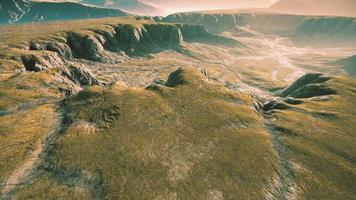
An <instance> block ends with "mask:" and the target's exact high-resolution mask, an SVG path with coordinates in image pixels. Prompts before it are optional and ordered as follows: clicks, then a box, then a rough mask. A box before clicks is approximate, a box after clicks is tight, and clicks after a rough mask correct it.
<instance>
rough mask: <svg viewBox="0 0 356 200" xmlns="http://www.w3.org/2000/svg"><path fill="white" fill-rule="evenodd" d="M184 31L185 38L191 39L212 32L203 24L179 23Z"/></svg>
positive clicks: (202, 36)
mask: <svg viewBox="0 0 356 200" xmlns="http://www.w3.org/2000/svg"><path fill="white" fill-rule="evenodd" d="M177 26H178V27H179V29H180V31H181V32H182V35H183V39H184V40H191V39H196V38H204V37H207V36H210V35H211V34H210V33H209V32H208V31H207V30H206V29H205V27H204V26H203V25H196V24H177Z"/></svg>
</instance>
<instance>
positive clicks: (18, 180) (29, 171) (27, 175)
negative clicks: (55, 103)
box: [1, 113, 62, 199]
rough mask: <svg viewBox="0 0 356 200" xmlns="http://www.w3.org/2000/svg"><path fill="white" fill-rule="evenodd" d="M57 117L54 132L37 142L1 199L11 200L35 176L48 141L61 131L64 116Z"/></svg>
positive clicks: (9, 181)
mask: <svg viewBox="0 0 356 200" xmlns="http://www.w3.org/2000/svg"><path fill="white" fill-rule="evenodd" d="M57 115H58V116H57V120H56V121H55V123H54V128H53V130H52V131H51V132H50V133H49V134H48V135H47V136H46V137H45V138H44V139H42V140H40V141H38V142H37V144H36V146H35V148H34V150H33V151H32V153H31V155H30V156H28V158H27V159H26V160H25V161H24V162H23V163H22V164H21V165H20V166H19V167H18V168H16V169H15V170H14V171H13V172H12V174H11V175H10V176H9V177H8V179H7V180H6V182H5V185H4V188H3V190H2V195H1V199H11V194H12V192H13V191H14V190H15V189H16V188H18V187H21V186H23V185H24V184H26V183H27V182H28V181H29V180H30V179H31V178H32V177H33V176H34V175H35V173H34V172H35V169H36V166H37V164H38V163H39V161H40V158H41V155H42V152H43V151H44V149H45V146H46V141H47V139H48V138H51V137H53V136H54V135H57V134H58V133H59V132H60V130H61V128H60V125H61V123H62V115H61V114H59V113H58V114H57Z"/></svg>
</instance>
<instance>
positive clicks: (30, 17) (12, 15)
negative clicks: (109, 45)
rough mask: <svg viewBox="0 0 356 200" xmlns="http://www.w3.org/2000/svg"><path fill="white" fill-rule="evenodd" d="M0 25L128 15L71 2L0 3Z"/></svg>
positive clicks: (21, 1)
mask: <svg viewBox="0 0 356 200" xmlns="http://www.w3.org/2000/svg"><path fill="white" fill-rule="evenodd" d="M0 7H1V9H2V10H1V12H0V13H1V14H0V24H6V23H10V24H11V23H16V22H17V23H31V22H43V21H54V20H73V19H86V18H101V17H117V16H127V15H128V14H127V13H125V12H123V11H120V10H117V9H107V8H99V7H93V6H86V5H82V4H78V3H73V2H58V3H57V2H32V1H28V0H9V1H1V2H0Z"/></svg>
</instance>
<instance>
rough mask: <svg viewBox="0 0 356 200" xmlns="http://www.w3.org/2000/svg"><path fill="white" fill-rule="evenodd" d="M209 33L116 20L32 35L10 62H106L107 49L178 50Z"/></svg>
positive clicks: (37, 67)
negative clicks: (56, 34) (38, 36)
mask: <svg viewBox="0 0 356 200" xmlns="http://www.w3.org/2000/svg"><path fill="white" fill-rule="evenodd" d="M212 36H213V35H212V34H210V33H209V32H208V31H207V30H206V29H205V28H204V26H202V25H195V24H162V23H146V24H141V25H132V24H118V25H112V26H108V27H105V29H94V30H86V31H69V32H65V33H62V35H61V36H60V38H58V39H57V38H56V39H48V40H44V39H39V40H36V39H33V40H32V41H30V42H28V47H27V50H22V49H21V51H18V50H16V49H14V54H15V55H18V57H17V56H13V55H12V56H11V57H12V58H13V59H14V63H16V62H20V63H22V65H23V66H24V69H23V70H26V71H42V70H45V69H48V68H55V67H61V66H64V65H67V62H68V61H71V60H76V59H86V60H89V61H95V62H108V60H110V55H108V52H112V53H121V54H126V55H129V56H143V55H146V54H150V53H157V52H160V51H164V50H167V49H173V50H178V49H179V48H180V46H181V43H182V42H183V41H185V42H189V41H191V40H195V39H215V40H216V39H217V38H213V37H212ZM5 56H6V55H5ZM10 69H11V68H10ZM0 70H3V71H4V70H7V69H6V68H2V69H0Z"/></svg>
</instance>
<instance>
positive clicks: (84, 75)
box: [68, 65, 99, 86]
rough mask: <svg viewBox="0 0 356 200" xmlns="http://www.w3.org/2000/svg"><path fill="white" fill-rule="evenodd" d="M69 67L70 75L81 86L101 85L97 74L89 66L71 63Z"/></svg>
mask: <svg viewBox="0 0 356 200" xmlns="http://www.w3.org/2000/svg"><path fill="white" fill-rule="evenodd" d="M68 68H69V74H68V77H69V78H70V79H71V80H72V81H73V82H75V83H76V84H77V85H80V86H93V85H99V81H98V80H97V79H96V77H95V75H94V74H93V73H92V72H91V71H90V70H89V69H87V68H85V67H83V66H74V65H71V66H69V67H68Z"/></svg>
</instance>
